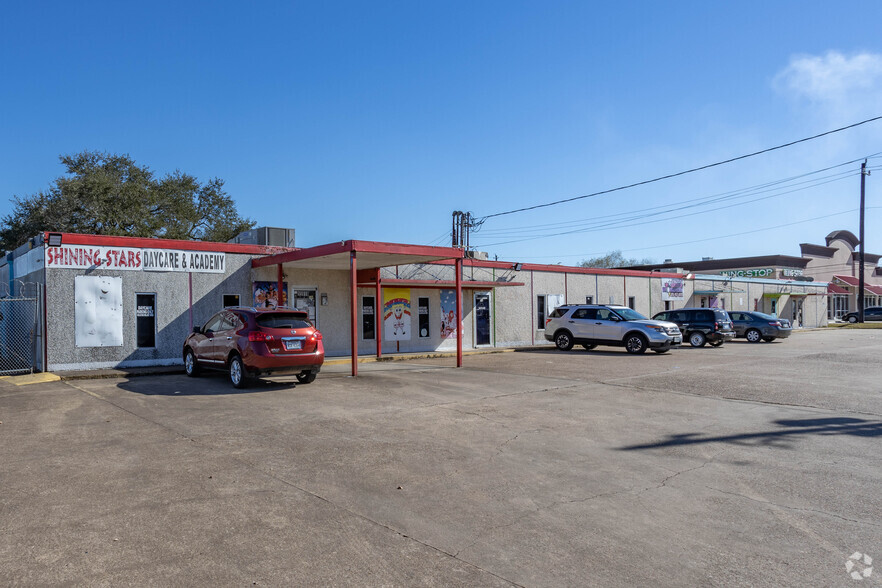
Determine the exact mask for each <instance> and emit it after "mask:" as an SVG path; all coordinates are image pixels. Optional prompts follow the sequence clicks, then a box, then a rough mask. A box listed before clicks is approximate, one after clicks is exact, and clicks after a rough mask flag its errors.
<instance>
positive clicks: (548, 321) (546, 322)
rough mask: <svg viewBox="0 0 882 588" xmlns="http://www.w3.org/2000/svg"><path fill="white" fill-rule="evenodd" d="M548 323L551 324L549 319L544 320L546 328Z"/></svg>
mask: <svg viewBox="0 0 882 588" xmlns="http://www.w3.org/2000/svg"><path fill="white" fill-rule="evenodd" d="M550 322H551V319H550V318H547V319H545V326H546V327H547V326H548V323H550Z"/></svg>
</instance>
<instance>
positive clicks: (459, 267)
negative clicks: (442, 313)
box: [456, 258, 462, 368]
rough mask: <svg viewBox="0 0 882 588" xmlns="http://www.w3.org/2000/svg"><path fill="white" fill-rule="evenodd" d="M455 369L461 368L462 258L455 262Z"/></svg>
mask: <svg viewBox="0 0 882 588" xmlns="http://www.w3.org/2000/svg"><path fill="white" fill-rule="evenodd" d="M456 367H458V368H460V367H462V258H458V259H457V260H456Z"/></svg>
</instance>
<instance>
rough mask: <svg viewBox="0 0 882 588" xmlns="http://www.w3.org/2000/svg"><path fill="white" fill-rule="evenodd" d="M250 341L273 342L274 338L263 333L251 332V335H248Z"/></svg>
mask: <svg viewBox="0 0 882 588" xmlns="http://www.w3.org/2000/svg"><path fill="white" fill-rule="evenodd" d="M248 340H249V341H272V340H273V336H272V335H267V334H266V333H264V332H263V331H251V332H250V333H248Z"/></svg>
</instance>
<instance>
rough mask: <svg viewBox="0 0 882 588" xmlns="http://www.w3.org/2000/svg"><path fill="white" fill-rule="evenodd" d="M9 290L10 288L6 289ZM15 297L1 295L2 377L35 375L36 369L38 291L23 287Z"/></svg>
mask: <svg viewBox="0 0 882 588" xmlns="http://www.w3.org/2000/svg"><path fill="white" fill-rule="evenodd" d="M4 290H8V288H4ZM16 290H17V291H16V292H15V296H11V295H10V294H9V293H8V292H0V296H2V295H3V294H6V296H3V297H2V298H0V375H2V376H8V375H11V374H21V373H27V372H33V371H34V369H35V367H36V365H37V339H38V326H39V320H38V318H39V315H38V309H39V307H40V306H39V294H38V291H39V288H38V285H36V284H30V283H21V285H20V287H19V288H16Z"/></svg>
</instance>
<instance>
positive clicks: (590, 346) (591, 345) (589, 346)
mask: <svg viewBox="0 0 882 588" xmlns="http://www.w3.org/2000/svg"><path fill="white" fill-rule="evenodd" d="M582 347H584V348H585V351H591V350H592V349H594V348H595V347H597V345H594V344H592V343H583V344H582Z"/></svg>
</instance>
